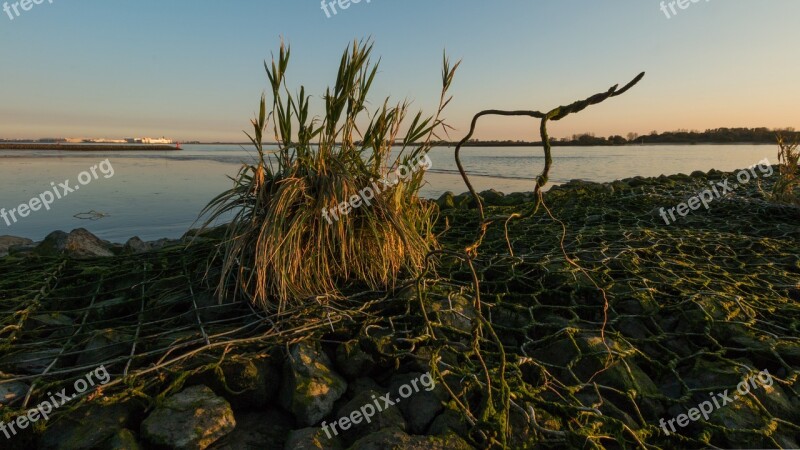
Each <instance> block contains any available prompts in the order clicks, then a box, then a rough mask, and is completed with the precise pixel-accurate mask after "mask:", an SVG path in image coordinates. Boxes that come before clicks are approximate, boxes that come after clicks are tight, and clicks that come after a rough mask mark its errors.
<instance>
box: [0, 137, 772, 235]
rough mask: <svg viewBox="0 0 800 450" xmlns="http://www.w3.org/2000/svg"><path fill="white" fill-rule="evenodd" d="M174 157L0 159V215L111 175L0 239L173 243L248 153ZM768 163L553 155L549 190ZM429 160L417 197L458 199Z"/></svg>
mask: <svg viewBox="0 0 800 450" xmlns="http://www.w3.org/2000/svg"><path fill="white" fill-rule="evenodd" d="M184 148H185V149H184V150H183V151H181V152H101V153H85V152H51V151H40V152H37V151H25V152H20V151H4V150H0V208H5V209H6V210H9V209H11V208H16V207H17V206H18V205H20V204H21V203H27V202H28V201H29V200H30V199H31V198H33V197H38V196H39V194H41V193H42V192H44V191H46V190H48V189H51V182H53V183H54V184H56V185H58V184H59V183H63V182H64V181H65V180H69V184H70V186H72V187H74V186H75V185H78V175H79V174H80V173H81V172H83V171H86V170H88V169H89V168H90V167H91V166H93V165H98V164H99V163H100V162H101V161H103V160H105V159H106V158H107V159H108V160H109V162H110V164H111V166H112V167H113V169H114V175H113V176H112V177H109V178H105V176H104V175H103V173H102V172H100V171H99V170H97V173H98V178H97V179H95V180H92V181H91V182H89V183H87V184H85V185H82V186H80V190H76V191H75V192H72V193H69V194H68V195H67V196H66V197H64V198H62V199H60V200H56V201H55V202H54V203H53V205H52V206H51V209H50V210H49V211H46V210H44V209H42V210H40V211H37V212H31V213H30V215H28V217H25V218H19V220H18V222H17V223H13V222H12V223H11V225H10V226H9V225H7V224H6V222H5V221H4V220H3V219H0V235H4V234H8V235H14V236H23V237H28V238H31V239H34V240H41V239H42V238H44V236H46V235H47V234H48V233H50V232H51V231H53V230H57V229H60V230H65V231H69V230H72V229H74V228H80V227H83V228H87V229H88V230H90V231H92V232H93V233H95V234H96V235H98V236H100V237H101V238H103V239H107V240H110V241H114V242H124V241H126V240H127V239H128V238H130V237H132V236H139V237H141V238H142V239H144V240H155V239H159V238H163V237H167V238H176V237H180V236H181V235H182V234H183V233H185V232H186V230H187V229H189V228H190V227H191V226H192V224H193V222H194V221H195V219H196V218H197V214H198V212H199V211H200V210H201V209H202V208H203V206H205V204H206V203H207V202H208V201H209V200H210V199H212V198H213V197H214V196H215V195H217V194H219V193H220V192H221V191H223V190H224V189H227V188H228V187H230V186H231V185H232V182H231V181H230V180H229V179H228V178H227V176H228V175H230V176H233V175H235V174H236V172H237V170H238V167H239V164H240V163H241V162H242V161H248V162H249V161H252V158H253V156H252V152H251V151H249V150H247V149H246V148H242V147H240V146H231V145H217V146H208V145H187V146H185V147H184ZM776 155H777V149H776V147H775V146H770V145H696V146H632V147H613V148H607V147H588V148H587V147H557V148H555V149H553V159H554V164H553V169H552V172H551V177H550V180H551V182H552V183H554V184H559V183H563V182H566V181H569V180H571V179H576V178H579V179H584V180H589V181H613V180H616V179H620V178H627V177H631V176H635V175H642V176H658V175H661V174H667V175H669V174H675V173H691V172H692V171H694V170H703V171H708V170H710V169H719V170H725V171H731V170H734V169H739V168H743V167H748V166H750V165H753V164H756V163H757V162H758V161H760V160H761V159H763V158H768V159H769V161H770V162H771V163H773V164H775V163H777V160H776ZM430 156H431V160H432V161H433V166H432V168H431V169H430V170H429V171H428V173H427V175H426V181H427V185H426V186H425V188H424V189H423V194H424V195H425V196H427V197H438V196H439V195H441V194H442V193H443V192H445V191H448V190H449V191H453V192H456V193H461V192H464V191H466V190H467V189H466V187H465V186H464V184H463V182H462V181H461V177H460V176H459V175H458V172H457V170H456V165H455V162H454V159H453V149H452V148H437V149H434V150H433V151H432V152H431V153H430ZM462 160H463V162H464V165H465V167H466V168H467V170H468V171H469V172H470V173H471V174H472V176H471V180H472V182H473V184H474V185H475V188H476V189H478V190H479V191H480V190H484V189H490V188H494V189H497V190H499V191H502V192H515V191H531V190H532V189H533V183H534V181H533V180H534V177H535V176H536V175H537V174H538V173H539V172H540V171H541V168H542V165H543V163H544V158H543V156H542V151H541V149H540V148H508V147H497V148H495V147H485V148H467V149H464V150H462ZM84 180H86V178H84ZM59 191H61V190H59ZM92 210H94V211H97V212H100V213H102V214H104V215H105V216H104V217H103V218H101V219H98V220H88V219H78V218H75V217H74V216H75V215H80V214H81V213H87V212H89V211H92Z"/></svg>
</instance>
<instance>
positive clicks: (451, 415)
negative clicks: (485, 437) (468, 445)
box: [427, 409, 469, 436]
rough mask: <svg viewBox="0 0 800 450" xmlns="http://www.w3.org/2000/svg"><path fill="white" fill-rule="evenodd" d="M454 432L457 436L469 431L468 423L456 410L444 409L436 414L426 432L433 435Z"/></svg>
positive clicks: (464, 434)
mask: <svg viewBox="0 0 800 450" xmlns="http://www.w3.org/2000/svg"><path fill="white" fill-rule="evenodd" d="M450 433H455V434H457V435H459V436H466V435H467V433H469V424H467V422H466V421H465V420H464V417H463V416H462V415H461V413H459V412H458V411H454V410H452V409H446V410H445V411H444V412H443V413H441V414H439V415H438V416H436V418H435V419H434V420H433V423H431V426H430V427H429V428H428V432H427V434H430V435H433V436H445V435H447V434H450Z"/></svg>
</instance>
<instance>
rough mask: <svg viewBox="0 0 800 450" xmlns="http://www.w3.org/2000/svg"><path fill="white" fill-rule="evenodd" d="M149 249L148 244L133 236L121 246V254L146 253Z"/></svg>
mask: <svg viewBox="0 0 800 450" xmlns="http://www.w3.org/2000/svg"><path fill="white" fill-rule="evenodd" d="M150 250H151V248H150V245H149V244H147V243H145V242H144V241H142V240H141V239H139V237H138V236H134V237H132V238H130V239H128V242H126V243H125V246H124V247H122V254H124V255H138V254H140V253H147V252H149V251H150Z"/></svg>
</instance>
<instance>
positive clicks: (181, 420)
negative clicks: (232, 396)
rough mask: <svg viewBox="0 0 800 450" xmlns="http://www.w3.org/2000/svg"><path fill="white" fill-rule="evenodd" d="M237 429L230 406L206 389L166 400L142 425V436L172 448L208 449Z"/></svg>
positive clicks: (151, 441)
mask: <svg viewBox="0 0 800 450" xmlns="http://www.w3.org/2000/svg"><path fill="white" fill-rule="evenodd" d="M235 427H236V420H235V419H234V416H233V410H231V405H230V404H229V403H228V402H227V401H226V400H225V399H224V398H222V397H217V396H216V395H215V394H214V392H213V391H212V390H211V389H209V388H208V387H206V386H192V387H190V388H187V389H185V390H183V392H181V393H179V394H176V395H173V396H171V397H169V398H167V399H166V400H165V401H164V403H163V404H162V405H160V406H158V407H156V409H155V410H154V411H153V412H152V413H150V415H149V416H148V417H147V418H146V419H145V420H144V422H142V437H143V438H144V439H145V440H147V441H148V442H150V443H152V444H155V445H157V446H163V447H170V448H173V449H198V450H202V449H205V448H208V447H209V446H210V445H211V444H213V443H214V442H216V441H217V440H219V439H220V438H222V437H223V436H225V435H227V434H228V433H230V432H231V431H233V429H234V428H235Z"/></svg>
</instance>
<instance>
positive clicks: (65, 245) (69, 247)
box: [34, 228, 114, 258]
mask: <svg viewBox="0 0 800 450" xmlns="http://www.w3.org/2000/svg"><path fill="white" fill-rule="evenodd" d="M110 248H111V244H109V243H108V242H106V241H103V240H100V238H98V237H97V236H95V235H93V234H92V233H90V232H88V231H87V230H85V229H83V228H78V229H77V230H73V231H72V232H71V233H69V234H67V233H65V232H63V231H54V232H52V233H50V234H49V235H47V237H46V238H44V241H42V243H41V244H39V245H38V246H37V247H36V249H35V250H34V253H35V254H37V255H40V256H60V255H67V256H69V257H72V258H95V257H107V256H114V253H113V252H112V251H111V250H110Z"/></svg>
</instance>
